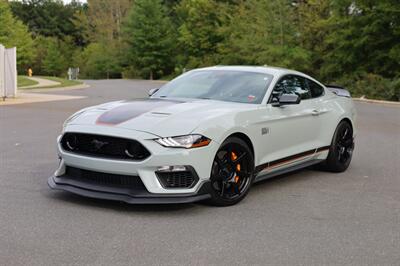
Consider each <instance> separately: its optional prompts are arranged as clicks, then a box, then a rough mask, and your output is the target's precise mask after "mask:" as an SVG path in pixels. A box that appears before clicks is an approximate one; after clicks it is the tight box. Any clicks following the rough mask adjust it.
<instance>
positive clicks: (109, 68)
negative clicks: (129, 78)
mask: <svg viewBox="0 0 400 266" xmlns="http://www.w3.org/2000/svg"><path fill="white" fill-rule="evenodd" d="M115 45H116V44H115ZM118 51H119V49H117V48H116V47H115V46H110V45H105V44H104V43H91V44H89V45H88V46H87V47H86V48H85V49H84V50H83V52H81V53H77V54H76V55H75V60H74V61H75V62H74V66H75V67H79V69H80V73H81V76H83V77H88V78H95V79H100V78H107V79H108V78H115V77H121V74H120V73H121V67H120V61H121V60H120V58H119V55H118V53H117V52H118Z"/></svg>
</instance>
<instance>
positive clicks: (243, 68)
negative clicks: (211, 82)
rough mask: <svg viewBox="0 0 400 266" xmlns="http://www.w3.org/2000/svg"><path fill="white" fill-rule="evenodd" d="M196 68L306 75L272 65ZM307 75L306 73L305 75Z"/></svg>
mask: <svg viewBox="0 0 400 266" xmlns="http://www.w3.org/2000/svg"><path fill="white" fill-rule="evenodd" d="M194 70H195V71H196V70H232V71H246V72H256V73H264V74H271V75H278V76H280V75H284V74H297V75H305V74H304V73H301V72H298V71H295V70H291V69H286V68H280V67H270V66H212V67H204V68H198V69H194ZM305 76H306V75H305Z"/></svg>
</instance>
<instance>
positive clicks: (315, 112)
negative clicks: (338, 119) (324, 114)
mask: <svg viewBox="0 0 400 266" xmlns="http://www.w3.org/2000/svg"><path fill="white" fill-rule="evenodd" d="M311 114H312V115H319V114H320V113H319V111H318V110H316V109H314V110H312V111H311Z"/></svg>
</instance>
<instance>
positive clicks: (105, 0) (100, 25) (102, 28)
mask: <svg viewBox="0 0 400 266" xmlns="http://www.w3.org/2000/svg"><path fill="white" fill-rule="evenodd" d="M132 3H133V0H114V1H109V0H88V7H89V8H88V10H87V20H88V22H89V24H90V33H89V34H90V38H91V40H93V41H94V42H112V41H114V40H121V37H122V22H123V20H124V18H125V17H126V16H127V14H128V12H129V10H130V8H131V7H132Z"/></svg>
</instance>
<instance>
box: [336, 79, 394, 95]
mask: <svg viewBox="0 0 400 266" xmlns="http://www.w3.org/2000/svg"><path fill="white" fill-rule="evenodd" d="M334 83H335V84H338V85H341V86H344V87H346V88H347V89H348V90H349V91H350V92H351V94H352V96H353V97H361V96H365V97H366V98H368V99H377V100H388V101H399V100H400V78H396V79H393V80H391V79H386V78H383V77H382V76H380V75H376V74H371V73H360V74H355V75H352V76H345V77H343V78H341V79H339V80H337V81H336V82H334Z"/></svg>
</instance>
